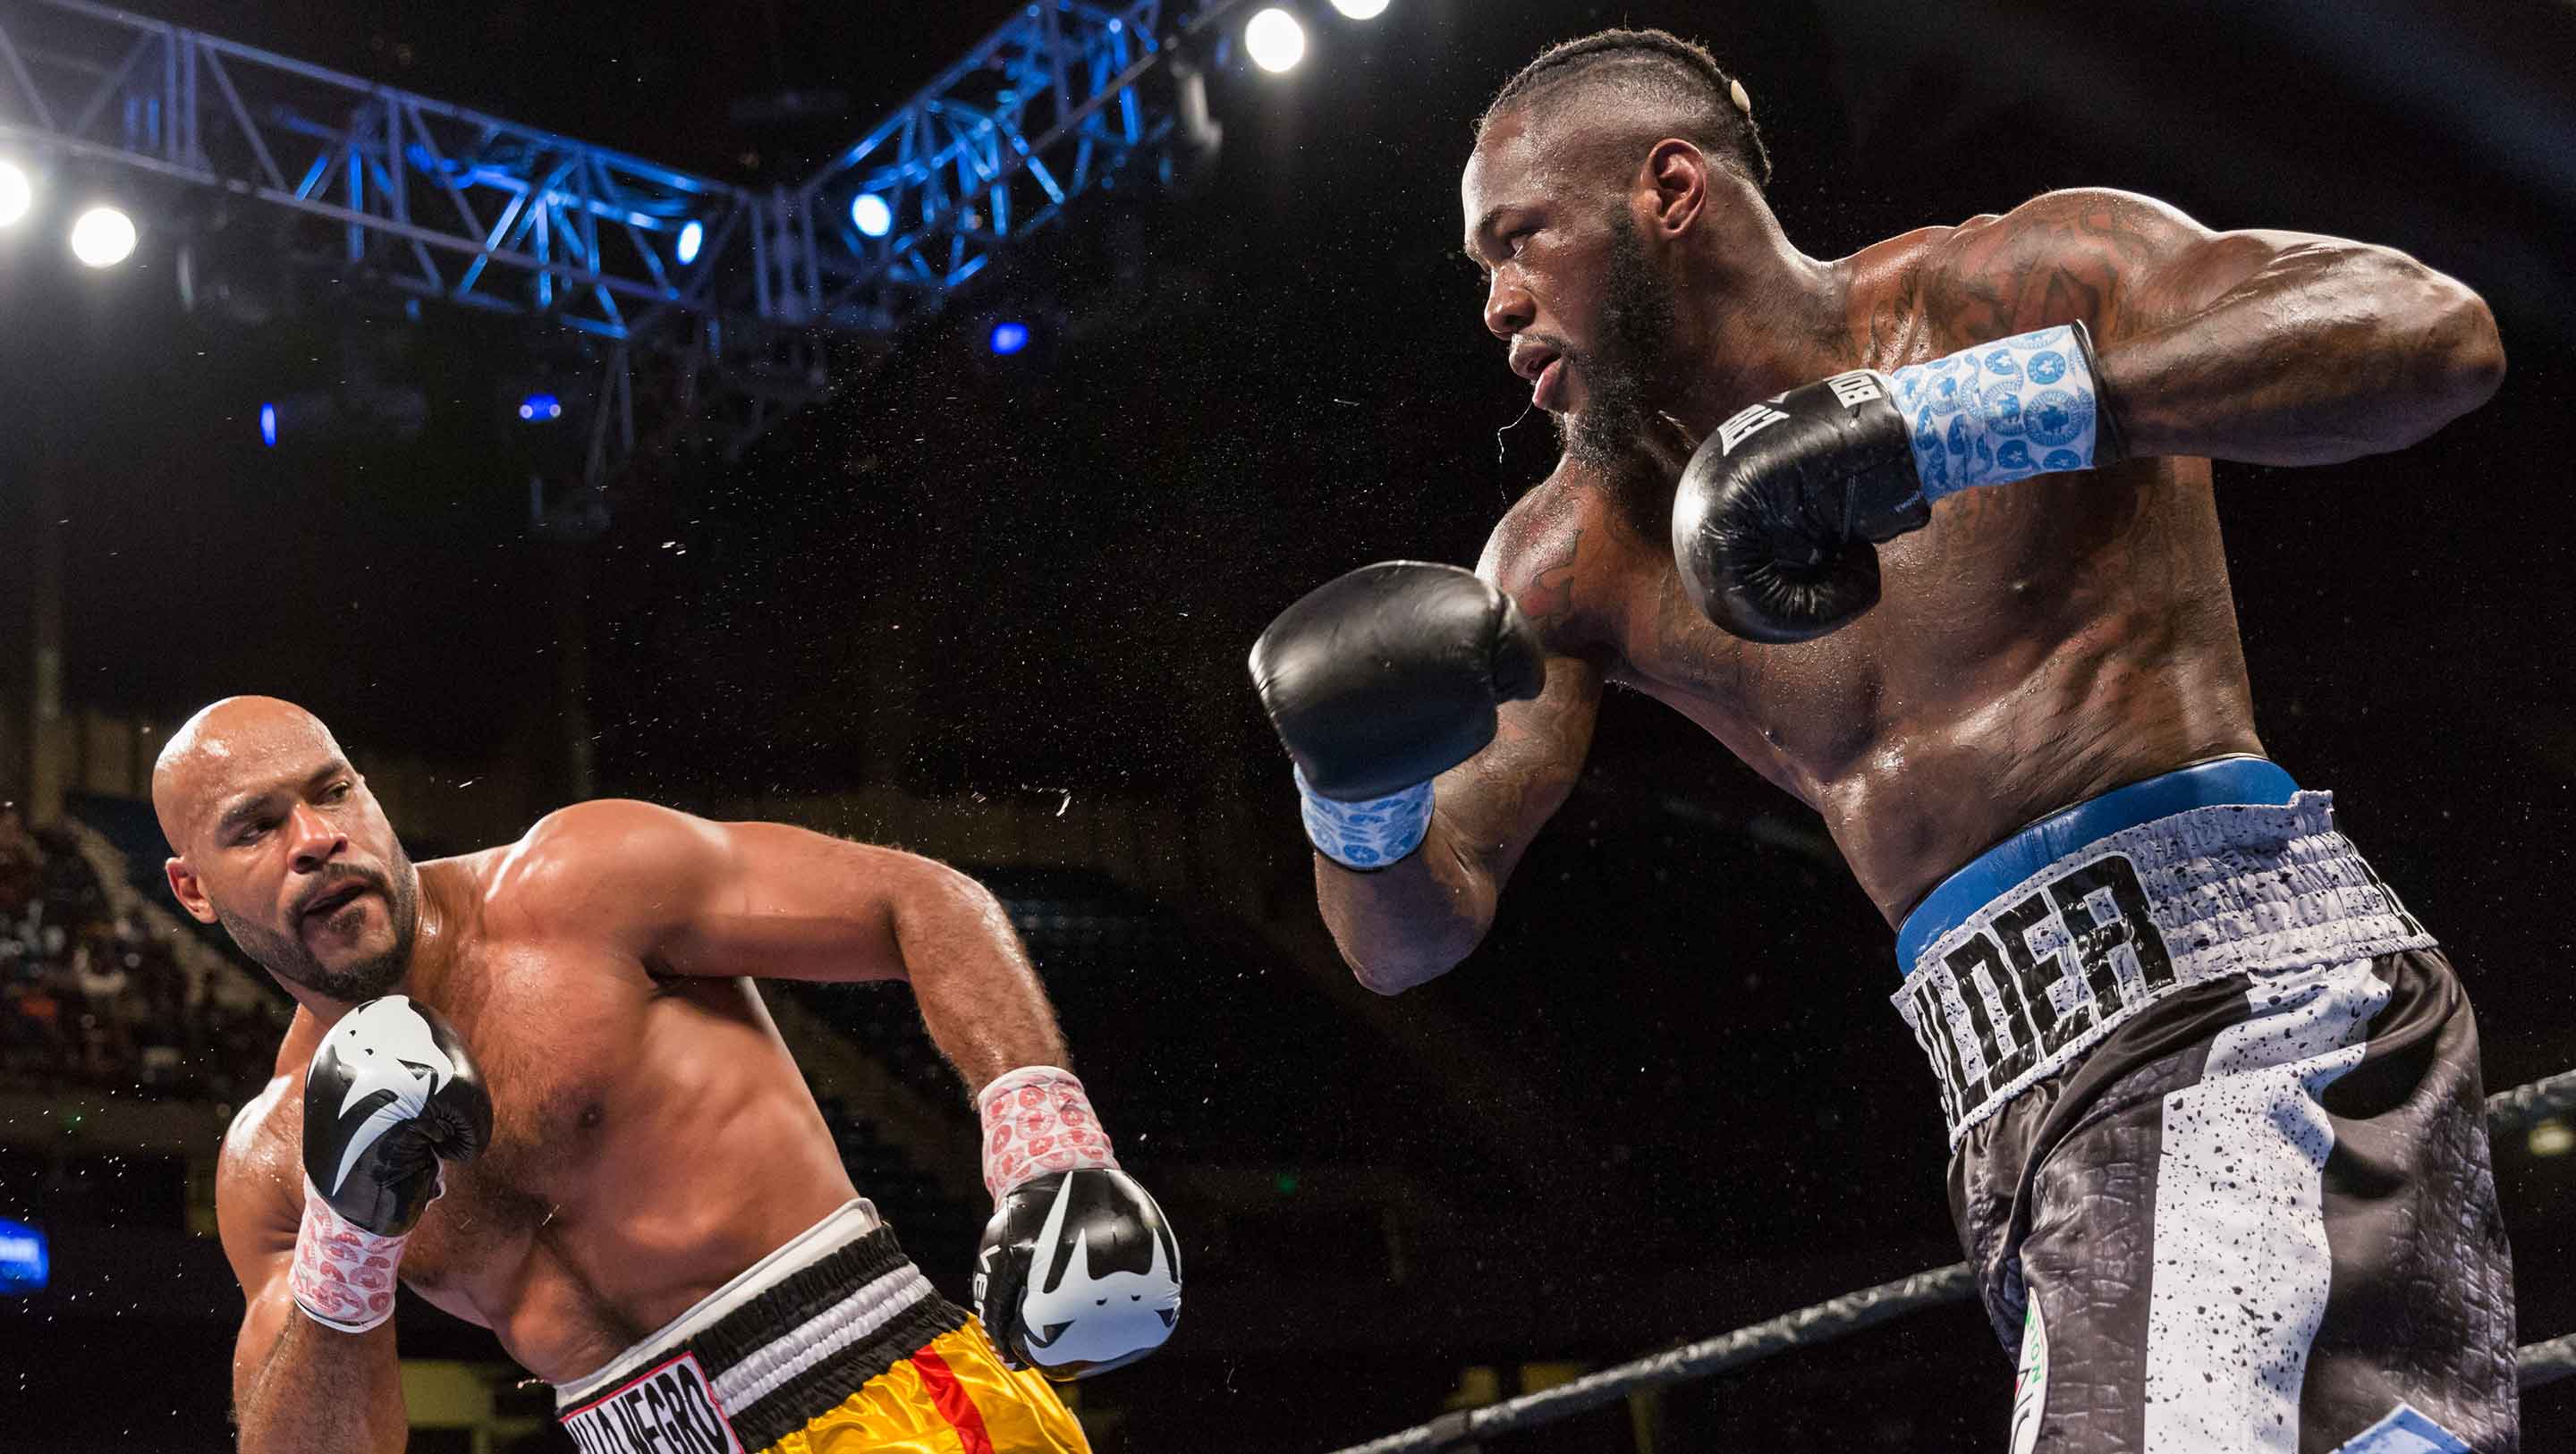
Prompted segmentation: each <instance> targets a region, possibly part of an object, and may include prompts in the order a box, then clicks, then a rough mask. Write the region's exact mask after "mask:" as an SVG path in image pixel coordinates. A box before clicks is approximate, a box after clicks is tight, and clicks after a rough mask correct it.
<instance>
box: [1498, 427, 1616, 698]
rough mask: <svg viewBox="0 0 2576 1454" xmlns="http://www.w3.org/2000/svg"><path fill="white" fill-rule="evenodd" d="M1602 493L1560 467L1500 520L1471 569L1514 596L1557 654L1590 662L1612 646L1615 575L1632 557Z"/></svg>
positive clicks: (1600, 485)
mask: <svg viewBox="0 0 2576 1454" xmlns="http://www.w3.org/2000/svg"><path fill="white" fill-rule="evenodd" d="M1607 488H1608V487H1607V484H1606V482H1605V481H1602V480H1600V479H1598V478H1597V477H1595V476H1594V475H1592V474H1591V473H1590V472H1589V471H1586V470H1584V469H1582V468H1581V467H1579V466H1576V465H1574V464H1572V463H1570V462H1569V463H1565V464H1560V465H1558V466H1557V469H1556V472H1555V473H1554V474H1551V475H1549V476H1548V477H1547V479H1545V480H1543V481H1541V482H1540V483H1539V484H1538V485H1536V486H1534V487H1532V488H1531V490H1530V492H1529V493H1528V494H1525V495H1523V496H1521V498H1520V500H1519V502H1518V503H1516V504H1514V505H1513V506H1512V508H1511V510H1510V511H1509V512H1508V513H1506V514H1505V515H1504V516H1503V518H1502V521H1501V523H1499V524H1497V525H1496V526H1495V527H1494V533H1493V534H1492V535H1491V536H1489V537H1488V538H1487V539H1486V541H1485V551H1484V554H1483V556H1481V557H1480V558H1479V559H1478V560H1477V562H1476V574H1478V575H1480V576H1483V577H1484V578H1485V579H1487V580H1489V581H1492V582H1493V583H1494V584H1495V586H1496V587H1497V588H1499V589H1500V590H1501V591H1502V593H1503V594H1504V595H1506V596H1509V597H1511V598H1512V601H1513V602H1514V603H1515V604H1517V605H1518V606H1519V607H1520V608H1521V614H1522V615H1524V616H1526V617H1528V618H1529V620H1530V624H1532V625H1534V626H1536V627H1537V628H1538V629H1539V634H1540V636H1541V638H1542V639H1544V640H1545V641H1546V643H1547V645H1548V648H1549V649H1550V650H1551V651H1554V652H1557V653H1560V654H1562V655H1567V656H1585V655H1590V654H1592V653H1594V652H1595V651H1596V650H1597V649H1598V648H1599V646H1600V644H1601V643H1603V642H1607V641H1612V640H1616V639H1617V632H1616V628H1615V625H1614V624H1613V616H1614V613H1615V610H1616V603H1617V602H1618V601H1619V599H1621V597H1622V596H1623V595H1624V592H1622V591H1621V590H1620V589H1619V581H1618V573H1619V571H1620V570H1621V569H1622V564H1621V563H1622V562H1623V561H1624V560H1625V559H1626V558H1627V557H1628V556H1629V555H1630V554H1632V553H1633V552H1631V551H1630V550H1628V549H1626V548H1624V544H1625V542H1624V541H1623V540H1622V539H1621V538H1620V537H1623V536H1624V534H1625V533H1626V532H1625V531H1624V528H1623V527H1619V526H1617V525H1616V524H1615V523H1614V519H1613V515H1614V510H1613V505H1612V502H1611V501H1610V500H1609V498H1608V495H1607Z"/></svg>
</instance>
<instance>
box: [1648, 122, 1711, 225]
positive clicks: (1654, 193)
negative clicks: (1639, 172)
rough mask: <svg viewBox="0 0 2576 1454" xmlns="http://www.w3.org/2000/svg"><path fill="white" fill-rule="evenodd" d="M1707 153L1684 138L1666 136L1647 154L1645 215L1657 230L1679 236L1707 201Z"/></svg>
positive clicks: (1694, 220) (1693, 220)
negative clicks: (1647, 214)
mask: <svg viewBox="0 0 2576 1454" xmlns="http://www.w3.org/2000/svg"><path fill="white" fill-rule="evenodd" d="M1708 172H1709V160H1708V154H1707V153H1706V152H1703V151H1701V150H1700V149H1699V148H1698V147H1696V146H1693V145H1692V144H1690V143H1689V142H1687V141H1682V140H1680V139H1678V138H1667V139H1666V140H1663V141H1659V142H1656V143H1655V147H1654V150H1652V151H1650V152H1648V153H1647V154H1646V176H1645V182H1646V186H1647V188H1648V189H1649V191H1650V194H1651V195H1650V196H1649V197H1648V198H1647V199H1646V203H1647V207H1648V209H1649V216H1648V219H1647V220H1649V221H1651V223H1652V224H1653V228H1654V230H1655V231H1656V232H1658V233H1661V234H1663V235H1665V236H1667V237H1679V236H1680V235H1681V234H1683V233H1685V232H1688V231H1690V229H1691V225H1692V224H1693V223H1695V222H1697V221H1698V220H1699V214H1700V209H1701V208H1703V207H1705V206H1707V205H1708V193H1709V175H1708Z"/></svg>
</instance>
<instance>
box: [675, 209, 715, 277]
mask: <svg viewBox="0 0 2576 1454" xmlns="http://www.w3.org/2000/svg"><path fill="white" fill-rule="evenodd" d="M706 240H707V228H706V224H705V223H702V222H700V221H698V219H696V218H694V217H692V218H690V219H689V220H688V221H686V222H683V223H681V224H680V240H679V243H678V245H677V246H675V247H673V248H672V249H671V252H672V255H673V256H675V257H677V258H678V259H679V260H680V266H682V267H684V268H685V267H687V266H688V265H689V264H691V263H693V262H696V261H697V260H698V248H699V246H700V245H701V244H703V243H704V242H705V241H706Z"/></svg>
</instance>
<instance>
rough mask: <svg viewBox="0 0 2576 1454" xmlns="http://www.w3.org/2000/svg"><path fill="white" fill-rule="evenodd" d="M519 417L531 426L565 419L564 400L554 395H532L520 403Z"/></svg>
mask: <svg viewBox="0 0 2576 1454" xmlns="http://www.w3.org/2000/svg"><path fill="white" fill-rule="evenodd" d="M519 417H520V418H522V419H525V420H527V421H528V422H529V423H531V424H542V423H544V422H545V421H547V420H549V419H561V418H562V417H563V400H561V399H558V398H556V397H555V396H554V395H552V394H530V395H529V396H528V397H526V398H524V399H521V400H520V401H519Z"/></svg>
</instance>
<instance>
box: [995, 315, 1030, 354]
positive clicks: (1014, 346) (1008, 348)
mask: <svg viewBox="0 0 2576 1454" xmlns="http://www.w3.org/2000/svg"><path fill="white" fill-rule="evenodd" d="M990 341H991V343H992V346H993V352H995V353H998V354H1003V355H1005V356H1007V355H1010V354H1015V353H1018V352H1019V351H1020V350H1021V349H1024V348H1026V347H1028V346H1029V326H1028V325H1027V324H1025V323H996V324H994V325H993V336H992V339H991V340H990Z"/></svg>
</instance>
